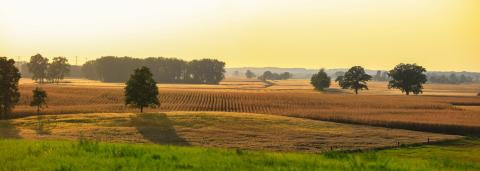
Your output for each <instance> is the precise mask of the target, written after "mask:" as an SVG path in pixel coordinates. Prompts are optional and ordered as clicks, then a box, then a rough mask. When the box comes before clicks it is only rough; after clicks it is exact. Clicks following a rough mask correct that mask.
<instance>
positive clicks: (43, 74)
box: [26, 54, 70, 83]
mask: <svg viewBox="0 0 480 171" xmlns="http://www.w3.org/2000/svg"><path fill="white" fill-rule="evenodd" d="M48 61H49V60H48V58H45V57H43V56H42V55H40V54H36V55H34V56H32V57H31V58H30V62H28V63H27V65H26V66H27V69H28V71H29V72H30V73H31V76H32V79H33V80H35V81H36V82H38V83H45V81H47V82H52V83H54V82H55V83H58V82H60V80H63V79H64V77H65V76H66V75H67V74H68V73H69V72H70V64H68V60H67V58H65V57H55V58H53V60H52V62H51V63H49V62H48Z"/></svg>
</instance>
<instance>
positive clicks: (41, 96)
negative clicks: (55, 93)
mask: <svg viewBox="0 0 480 171" xmlns="http://www.w3.org/2000/svg"><path fill="white" fill-rule="evenodd" d="M32 93H33V99H32V101H31V102H30V106H35V107H37V115H40V109H42V108H43V107H44V106H47V101H46V100H47V92H45V90H43V89H42V88H38V87H37V88H35V89H34V90H33V91H32Z"/></svg>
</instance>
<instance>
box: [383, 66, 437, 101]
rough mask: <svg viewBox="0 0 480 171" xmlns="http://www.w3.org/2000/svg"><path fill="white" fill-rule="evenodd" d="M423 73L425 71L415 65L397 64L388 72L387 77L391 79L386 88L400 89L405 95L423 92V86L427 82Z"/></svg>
mask: <svg viewBox="0 0 480 171" xmlns="http://www.w3.org/2000/svg"><path fill="white" fill-rule="evenodd" d="M424 72H427V70H426V69H425V68H423V67H422V66H419V65H417V64H403V63H401V64H398V65H397V66H395V68H394V69H392V70H390V71H389V72H388V76H389V77H390V78H391V79H392V80H390V81H389V82H388V88H396V89H400V91H402V92H405V93H406V94H407V95H409V94H410V93H414V94H420V93H422V92H423V91H422V89H423V84H425V82H427V76H426V75H425V74H424Z"/></svg>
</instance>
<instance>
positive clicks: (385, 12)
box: [0, 0, 480, 71]
mask: <svg viewBox="0 0 480 171" xmlns="http://www.w3.org/2000/svg"><path fill="white" fill-rule="evenodd" d="M35 53H41V54H43V55H44V56H48V57H53V56H67V57H73V56H79V57H80V58H79V62H83V59H85V58H84V57H88V58H89V59H93V58H95V57H100V56H106V55H116V56H133V57H148V56H167V57H180V58H183V59H194V58H202V57H212V58H218V59H220V60H223V61H225V62H227V66H228V67H239V66H257V67H263V66H277V67H305V68H320V67H326V68H339V67H350V66H352V65H362V66H365V67H367V68H371V69H389V68H392V67H393V66H395V65H396V64H397V63H400V62H416V63H418V64H420V65H423V66H425V67H427V69H428V70H455V71H462V70H466V71H480V0H288V1H287V0H208V1H207V0H168V1H167V0H164V1H162V0H156V1H153V0H152V1H146V0H128V1H127V0H75V1H74V0H0V56H9V57H16V56H21V57H22V58H23V59H26V58H27V57H30V56H32V55H34V54H35ZM71 62H73V61H71Z"/></svg>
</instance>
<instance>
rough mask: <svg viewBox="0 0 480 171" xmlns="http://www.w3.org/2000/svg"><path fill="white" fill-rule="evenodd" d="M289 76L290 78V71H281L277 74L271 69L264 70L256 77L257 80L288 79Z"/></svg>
mask: <svg viewBox="0 0 480 171" xmlns="http://www.w3.org/2000/svg"><path fill="white" fill-rule="evenodd" d="M290 78H292V74H291V73H290V72H283V73H281V74H279V73H274V72H271V71H265V72H264V73H263V75H261V76H260V77H258V79H259V80H288V79H290Z"/></svg>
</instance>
